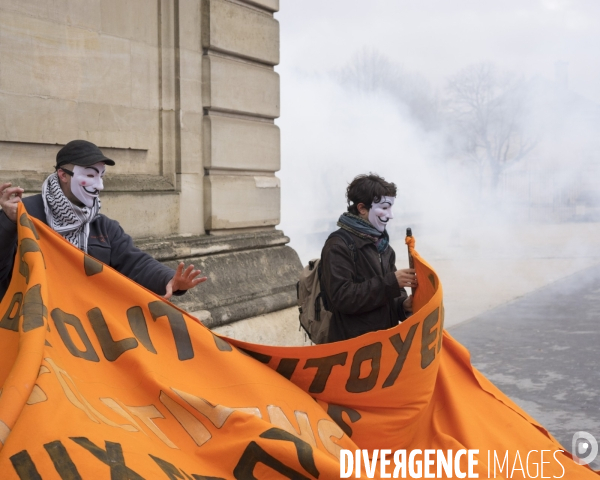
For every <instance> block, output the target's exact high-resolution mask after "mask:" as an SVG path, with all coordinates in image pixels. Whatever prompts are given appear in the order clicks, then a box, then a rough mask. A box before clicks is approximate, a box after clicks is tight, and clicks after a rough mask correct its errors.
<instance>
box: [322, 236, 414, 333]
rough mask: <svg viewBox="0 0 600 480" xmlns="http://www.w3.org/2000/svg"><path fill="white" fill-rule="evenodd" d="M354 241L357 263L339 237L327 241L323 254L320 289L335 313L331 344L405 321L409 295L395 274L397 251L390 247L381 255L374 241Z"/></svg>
mask: <svg viewBox="0 0 600 480" xmlns="http://www.w3.org/2000/svg"><path fill="white" fill-rule="evenodd" d="M350 235H352V234H351V233H350ZM352 238H353V239H354V245H355V247H356V261H354V259H353V254H352V252H351V250H350V248H349V247H348V245H347V243H346V241H345V240H344V239H342V238H341V237H339V236H337V235H332V236H330V237H329V238H328V239H327V242H325V246H324V247H323V251H322V253H321V265H322V267H321V268H322V270H321V289H322V291H324V292H325V297H326V303H327V304H328V307H329V310H330V311H332V313H333V316H332V319H331V326H330V329H329V335H328V342H337V341H339V340H346V339H348V338H354V337H358V336H359V335H362V334H364V333H367V332H373V331H376V330H384V329H387V328H391V327H394V326H396V325H398V322H400V321H402V320H405V319H406V316H405V314H404V309H403V308H402V302H403V301H404V300H405V299H406V298H407V293H406V290H404V288H402V287H400V286H399V285H398V281H397V280H396V275H395V274H394V272H395V271H396V254H395V252H394V250H393V249H392V247H391V246H388V248H387V249H386V250H385V251H384V252H383V254H381V255H379V253H378V252H377V247H376V246H375V244H374V243H373V242H372V241H370V240H367V239H363V238H360V237H357V236H356V235H352Z"/></svg>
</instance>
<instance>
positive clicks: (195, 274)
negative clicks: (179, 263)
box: [188, 270, 202, 280]
mask: <svg viewBox="0 0 600 480" xmlns="http://www.w3.org/2000/svg"><path fill="white" fill-rule="evenodd" d="M201 273H202V272H201V271H200V270H194V271H193V272H190V274H189V275H188V278H189V279H190V280H193V279H194V278H196V277H197V276H198V275H200V274H201Z"/></svg>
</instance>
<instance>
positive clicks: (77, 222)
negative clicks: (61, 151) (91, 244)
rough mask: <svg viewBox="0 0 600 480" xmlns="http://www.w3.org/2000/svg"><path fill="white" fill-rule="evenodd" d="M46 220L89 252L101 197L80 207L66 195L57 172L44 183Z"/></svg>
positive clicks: (53, 227)
mask: <svg viewBox="0 0 600 480" xmlns="http://www.w3.org/2000/svg"><path fill="white" fill-rule="evenodd" d="M42 199H43V200H44V211H45V212H46V221H47V222H48V225H49V226H50V227H51V228H52V230H54V231H55V232H57V233H59V234H60V235H62V236H63V237H64V238H65V239H66V240H68V241H69V242H70V243H72V244H73V245H75V246H76V247H77V248H79V249H81V250H83V251H84V252H86V253H87V248H88V237H89V235H90V222H91V221H92V220H93V219H94V218H96V215H98V212H99V211H100V199H97V200H96V201H95V202H94V205H93V206H92V207H86V206H84V207H78V206H77V205H74V204H73V203H71V201H70V200H69V199H68V198H67V197H66V196H65V194H64V193H63V191H62V189H61V188H60V183H59V180H58V175H57V173H56V172H54V173H53V174H51V175H50V176H48V178H46V180H45V181H44V184H43V185H42Z"/></svg>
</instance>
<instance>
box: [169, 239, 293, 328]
mask: <svg viewBox="0 0 600 480" xmlns="http://www.w3.org/2000/svg"><path fill="white" fill-rule="evenodd" d="M189 262H191V263H193V264H194V265H195V266H196V267H198V268H200V269H201V270H202V271H203V273H204V274H206V276H207V277H208V281H206V282H205V283H203V284H201V285H199V286H198V287H196V288H195V289H193V290H190V291H189V292H187V293H186V294H185V295H183V296H181V297H177V298H174V299H173V303H175V304H176V305H178V306H179V307H181V308H183V309H184V310H187V311H189V312H195V311H198V310H208V311H209V312H210V314H211V316H210V318H207V322H208V325H207V326H209V327H216V326H220V325H226V324H228V323H232V322H235V321H237V320H241V319H245V318H249V317H254V316H257V315H261V314H265V313H270V312H273V311H277V310H281V309H283V308H288V307H291V306H293V305H295V304H296V282H297V281H298V275H299V273H300V271H301V270H302V264H301V263H300V259H299V258H298V254H297V253H296V252H295V251H294V250H293V249H292V248H290V247H287V246H283V245H281V246H271V247H270V248H260V249H253V250H241V251H228V252H226V253H222V254H218V255H206V256H202V257H192V258H190V259H189ZM165 264H166V265H168V266H170V267H172V268H175V267H176V266H177V260H174V261H173V260H172V261H168V262H165Z"/></svg>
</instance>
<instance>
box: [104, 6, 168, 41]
mask: <svg viewBox="0 0 600 480" xmlns="http://www.w3.org/2000/svg"><path fill="white" fill-rule="evenodd" d="M157 1H158V0H125V1H124V0H101V2H102V3H101V7H100V8H101V18H102V23H101V25H102V32H103V33H106V34H108V35H113V36H115V37H121V38H127V39H130V40H136V41H139V42H144V43H147V44H148V45H154V46H157V45H158V3H157Z"/></svg>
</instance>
